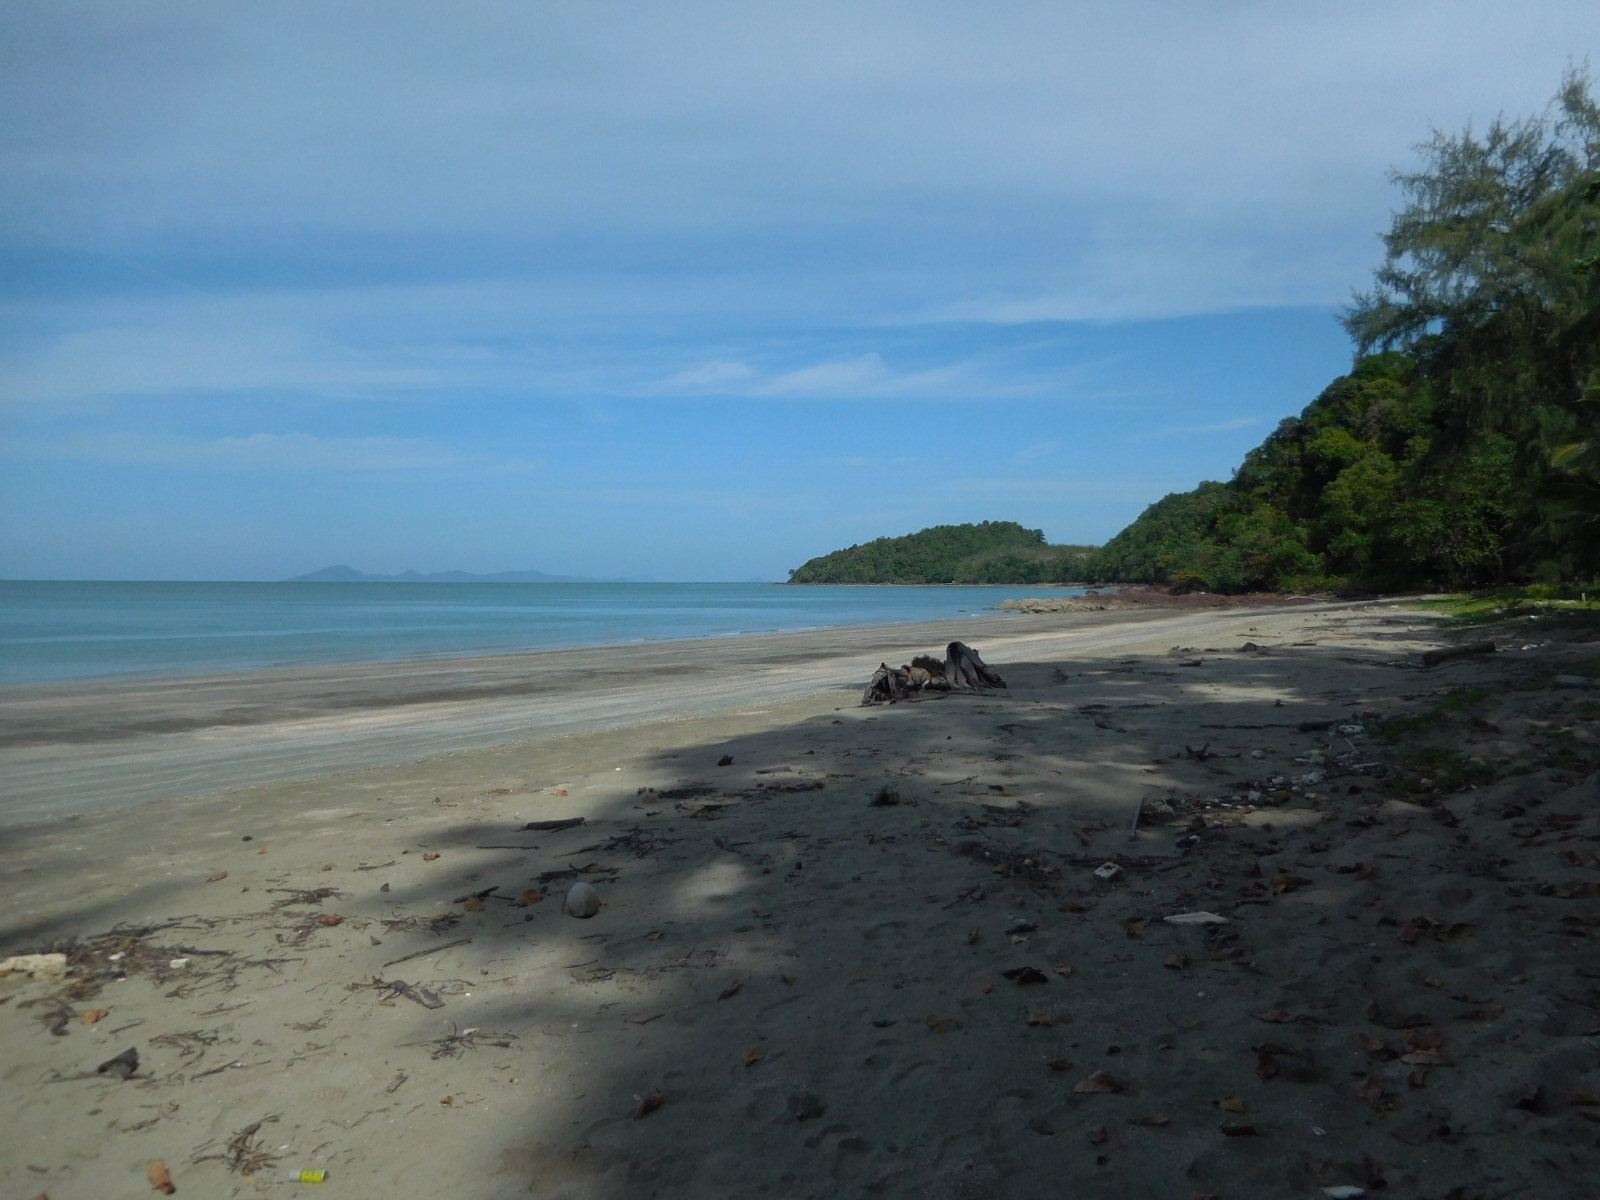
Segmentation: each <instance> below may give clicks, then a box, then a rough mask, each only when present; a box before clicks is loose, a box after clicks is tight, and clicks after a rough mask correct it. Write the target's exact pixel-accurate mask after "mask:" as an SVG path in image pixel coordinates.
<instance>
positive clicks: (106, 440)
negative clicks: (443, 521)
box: [0, 433, 531, 472]
mask: <svg viewBox="0 0 1600 1200" xmlns="http://www.w3.org/2000/svg"><path fill="white" fill-rule="evenodd" d="M0 452H3V453H4V454H5V456H6V457H10V458H19V459H47V460H55V461H71V462H83V463H137V464H142V465H147V466H166V467H191V468H212V469H218V470H228V471H336V472H338V471H357V472H364V471H429V472H437V471H451V470H462V469H468V468H471V469H474V470H479V471H481V470H488V469H501V470H503V469H509V468H512V467H517V468H526V467H528V466H529V465H531V464H527V463H520V464H517V463H513V462H512V461H510V460H509V459H506V458H498V459H496V458H490V457H487V456H485V455H482V454H479V453H474V452H470V451H462V450H459V449H456V448H454V447H451V446H447V445H444V444H441V443H439V442H437V441H434V440H432V439H428V438H406V437H382V436H379V437H319V436H316V435H314V434H309V433H250V434H244V435H241V436H230V437H212V438H202V437H189V436H184V435H178V434H151V433H92V434H82V435H78V436H74V437H67V438H60V439H54V440H40V441H31V442H30V441H22V440H11V441H8V442H6V443H4V444H0Z"/></svg>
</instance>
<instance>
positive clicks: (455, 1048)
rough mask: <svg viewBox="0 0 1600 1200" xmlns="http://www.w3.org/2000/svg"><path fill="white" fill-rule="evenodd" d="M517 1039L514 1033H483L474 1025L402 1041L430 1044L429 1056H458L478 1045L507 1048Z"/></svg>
mask: <svg viewBox="0 0 1600 1200" xmlns="http://www.w3.org/2000/svg"><path fill="white" fill-rule="evenodd" d="M516 1040H517V1035H516V1034H514V1033H485V1032H483V1030H481V1029H479V1028H477V1027H476V1026H473V1027H470V1028H467V1029H463V1030H461V1031H460V1032H459V1033H449V1034H446V1035H445V1036H444V1037H442V1038H429V1039H427V1040H425V1041H421V1042H404V1043H402V1044H403V1045H406V1046H432V1047H433V1051H432V1053H430V1054H429V1057H430V1058H460V1057H461V1055H462V1053H463V1052H464V1051H467V1050H476V1049H478V1048H479V1047H480V1046H496V1047H498V1048H499V1049H501V1050H509V1049H510V1048H511V1043H512V1042H514V1041H516Z"/></svg>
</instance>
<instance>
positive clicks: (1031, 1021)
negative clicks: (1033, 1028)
mask: <svg viewBox="0 0 1600 1200" xmlns="http://www.w3.org/2000/svg"><path fill="white" fill-rule="evenodd" d="M1023 1021H1024V1023H1025V1024H1028V1025H1037V1026H1042V1027H1044V1028H1049V1027H1050V1026H1052V1025H1054V1024H1055V1023H1056V1018H1055V1014H1054V1013H1050V1012H1047V1011H1045V1010H1044V1009H1029V1010H1028V1013H1027V1015H1026V1016H1025V1017H1024V1018H1023Z"/></svg>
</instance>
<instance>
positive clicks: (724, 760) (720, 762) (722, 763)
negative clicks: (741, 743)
mask: <svg viewBox="0 0 1600 1200" xmlns="http://www.w3.org/2000/svg"><path fill="white" fill-rule="evenodd" d="M717 766H719V767H731V766H733V755H731V754H724V755H723V756H722V757H721V758H719V759H717Z"/></svg>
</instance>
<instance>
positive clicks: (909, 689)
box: [861, 642, 1006, 704]
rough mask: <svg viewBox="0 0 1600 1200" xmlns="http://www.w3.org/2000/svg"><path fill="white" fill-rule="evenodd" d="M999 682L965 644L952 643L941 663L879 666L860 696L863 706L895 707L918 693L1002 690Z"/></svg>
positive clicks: (920, 658) (920, 659)
mask: <svg viewBox="0 0 1600 1200" xmlns="http://www.w3.org/2000/svg"><path fill="white" fill-rule="evenodd" d="M1005 686H1006V681H1005V680H1004V679H1001V678H1000V676H999V675H997V674H996V673H995V672H994V671H993V670H992V669H991V668H990V667H989V665H988V664H987V663H985V662H984V661H983V659H982V657H981V656H980V655H979V654H978V652H977V651H976V650H974V649H973V648H972V647H971V646H969V645H967V644H966V643H965V642H951V643H950V644H949V645H948V646H946V647H945V656H944V659H943V660H940V659H937V658H933V657H932V656H930V655H926V654H919V655H917V657H916V658H914V659H912V660H911V662H910V663H909V664H908V665H906V666H903V667H891V666H890V665H889V664H888V663H879V664H878V669H877V671H875V672H874V673H873V676H872V681H871V682H870V683H868V684H867V690H866V691H865V692H863V693H862V695H861V703H862V704H883V703H889V704H894V703H895V702H896V701H899V700H905V699H907V698H909V697H910V696H913V695H915V694H916V693H918V692H949V691H957V690H977V691H984V690H986V689H988V688H1003V687H1005Z"/></svg>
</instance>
